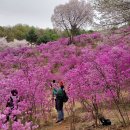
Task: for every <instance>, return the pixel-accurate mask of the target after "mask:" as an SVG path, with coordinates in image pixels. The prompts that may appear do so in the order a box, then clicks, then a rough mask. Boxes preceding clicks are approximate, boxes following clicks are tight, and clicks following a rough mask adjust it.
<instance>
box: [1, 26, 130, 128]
mask: <svg viewBox="0 0 130 130" xmlns="http://www.w3.org/2000/svg"><path fill="white" fill-rule="evenodd" d="M68 40H69V39H68V38H62V39H59V40H58V41H54V42H49V43H47V44H41V45H39V46H35V47H22V48H7V49H5V50H3V51H1V52H0V104H1V105H0V110H1V116H0V124H1V125H0V127H2V122H3V120H4V118H5V117H4V115H5V114H6V111H8V110H7V109H6V108H5V106H6V102H7V99H8V98H9V96H10V91H11V90H12V89H17V90H18V93H19V96H20V98H21V101H20V102H19V104H18V105H19V107H18V108H19V109H18V110H17V111H14V113H15V115H18V117H19V121H18V122H13V121H12V122H11V124H6V128H5V129H8V127H9V128H10V127H12V129H13V130H17V128H18V127H19V129H20V130H29V129H32V128H33V129H37V127H40V121H39V122H38V120H41V121H46V120H48V117H50V116H51V114H50V112H51V111H52V109H53V107H54V103H53V102H52V100H51V96H52V92H51V91H50V89H49V88H50V82H51V81H52V80H53V79H55V80H57V81H60V80H62V81H63V82H64V84H65V89H66V91H67V93H68V96H69V103H68V104H72V105H68V107H67V109H68V111H71V110H70V109H72V107H73V102H80V103H81V104H82V103H83V104H84V105H85V109H86V115H87V114H89V115H90V116H88V118H90V119H91V120H95V123H96V118H95V117H96V116H98V115H96V112H97V111H99V110H100V111H101V109H102V106H103V105H104V104H105V105H106V106H107V107H110V106H111V105H110V104H112V103H115V104H116V106H117V105H118V104H119V103H120V102H121V103H122V102H123V101H124V97H123V96H122V94H123V92H124V90H125V93H128V94H127V96H126V97H125V102H123V103H124V104H125V103H127V102H129V99H130V96H129V92H130V88H129V83H130V27H127V28H123V29H119V30H117V31H114V32H111V33H110V34H103V33H99V32H95V33H93V34H82V35H79V36H76V37H74V39H73V40H74V43H75V44H71V45H68ZM117 102H118V104H117ZM94 105H96V106H97V108H96V109H95V106H94ZM118 110H120V111H121V112H122V113H123V112H124V111H125V109H121V108H118V106H117V111H118ZM92 111H93V112H94V114H93V115H92ZM12 114H13V113H12ZM119 114H120V120H121V122H123V123H125V124H127V123H128V121H129V120H128V119H127V117H126V116H124V117H122V116H121V113H119ZM126 114H127V113H126ZM106 116H107V115H106Z"/></svg>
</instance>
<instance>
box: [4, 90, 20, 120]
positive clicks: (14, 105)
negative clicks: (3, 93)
mask: <svg viewBox="0 0 130 130" xmlns="http://www.w3.org/2000/svg"><path fill="white" fill-rule="evenodd" d="M18 102H20V100H19V97H18V91H17V90H16V89H14V90H11V96H10V98H9V99H8V101H7V104H6V107H9V108H10V113H8V115H6V119H7V121H9V116H10V115H11V113H12V111H13V110H16V109H18ZM13 119H14V121H17V116H16V115H14V116H13Z"/></svg>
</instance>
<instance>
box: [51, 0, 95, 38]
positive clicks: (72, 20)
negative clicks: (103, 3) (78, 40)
mask: <svg viewBox="0 0 130 130" xmlns="http://www.w3.org/2000/svg"><path fill="white" fill-rule="evenodd" d="M93 14H94V13H93V8H92V6H91V5H90V4H89V3H86V2H85V1H79V0H70V1H69V2H68V3H66V4H64V5H59V6H57V7H55V9H54V14H53V15H52V17H51V20H52V23H53V26H54V27H55V28H59V29H62V30H65V31H66V32H67V34H68V36H74V35H76V34H78V32H79V29H80V28H82V27H85V26H86V25H89V24H91V23H92V21H93Z"/></svg>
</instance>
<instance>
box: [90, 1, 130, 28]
mask: <svg viewBox="0 0 130 130" xmlns="http://www.w3.org/2000/svg"><path fill="white" fill-rule="evenodd" d="M93 1H94V7H95V9H96V10H97V11H98V12H99V13H98V16H99V17H98V18H99V19H100V20H99V21H100V24H101V25H103V26H113V25H114V26H115V25H122V24H128V23H129V22H130V0H93Z"/></svg>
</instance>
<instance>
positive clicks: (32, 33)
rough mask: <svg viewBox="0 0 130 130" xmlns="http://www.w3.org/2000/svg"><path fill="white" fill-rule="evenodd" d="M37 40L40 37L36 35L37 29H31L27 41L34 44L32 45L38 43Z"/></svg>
mask: <svg viewBox="0 0 130 130" xmlns="http://www.w3.org/2000/svg"><path fill="white" fill-rule="evenodd" d="M37 39H38V36H37V34H36V30H35V28H32V29H30V30H29V32H28V33H27V35H26V40H27V41H29V42H30V43H31V44H32V43H36V41H37Z"/></svg>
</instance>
